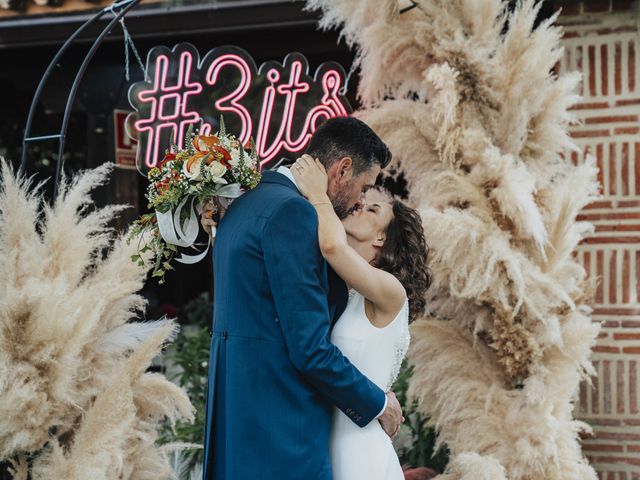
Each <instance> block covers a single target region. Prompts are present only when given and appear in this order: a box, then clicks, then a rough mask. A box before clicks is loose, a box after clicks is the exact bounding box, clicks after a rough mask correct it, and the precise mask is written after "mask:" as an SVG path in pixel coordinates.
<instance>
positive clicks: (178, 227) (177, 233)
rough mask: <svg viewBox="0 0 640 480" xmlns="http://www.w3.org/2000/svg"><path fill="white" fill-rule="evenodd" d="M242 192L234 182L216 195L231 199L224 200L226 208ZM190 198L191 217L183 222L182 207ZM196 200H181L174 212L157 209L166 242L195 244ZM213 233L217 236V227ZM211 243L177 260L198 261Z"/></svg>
mask: <svg viewBox="0 0 640 480" xmlns="http://www.w3.org/2000/svg"><path fill="white" fill-rule="evenodd" d="M242 193H243V192H242V189H241V188H240V184H238V183H233V184H231V185H225V186H224V187H222V188H220V190H218V192H217V193H216V196H218V197H221V198H220V200H222V199H229V200H225V201H224V203H225V205H224V207H225V208H226V207H228V206H229V204H230V203H231V201H233V199H235V198H238V197H239V196H240V195H242ZM189 200H191V204H190V205H189V217H188V218H186V219H185V221H184V222H181V221H180V217H181V215H182V209H183V208H184V206H185V205H186V203H187V202H188V201H189ZM194 201H195V198H193V197H191V198H190V197H186V198H184V199H182V200H181V201H180V203H179V204H178V206H177V207H176V209H175V211H174V212H171V211H168V212H164V213H161V212H157V211H156V218H157V219H158V230H159V231H160V235H161V236H162V238H163V239H164V240H165V242H167V243H170V244H172V245H176V246H177V247H193V246H194V243H195V241H196V238H197V237H198V228H199V227H198V223H199V222H198V214H197V213H196V209H194ZM211 234H212V236H213V237H215V236H216V228H215V227H212V232H211ZM210 245H211V239H209V241H208V242H207V248H206V249H205V250H204V251H203V252H200V253H198V254H197V255H185V254H184V253H182V254H180V257H179V258H176V261H178V262H180V263H186V264H193V263H198V262H199V261H200V260H202V259H203V258H204V257H205V256H206V255H207V252H208V251H209V246H210Z"/></svg>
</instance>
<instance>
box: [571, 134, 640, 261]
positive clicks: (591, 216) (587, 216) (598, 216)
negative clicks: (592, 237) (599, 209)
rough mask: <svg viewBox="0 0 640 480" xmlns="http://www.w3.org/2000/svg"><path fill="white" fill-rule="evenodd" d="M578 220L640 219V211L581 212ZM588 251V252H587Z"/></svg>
mask: <svg viewBox="0 0 640 480" xmlns="http://www.w3.org/2000/svg"><path fill="white" fill-rule="evenodd" d="M625 145H626V144H625ZM576 220H579V221H581V220H588V221H590V222H593V221H594V220H640V213H635V212H615V211H613V212H607V213H589V212H586V213H581V214H580V215H578V216H577V217H576ZM585 253H586V252H585Z"/></svg>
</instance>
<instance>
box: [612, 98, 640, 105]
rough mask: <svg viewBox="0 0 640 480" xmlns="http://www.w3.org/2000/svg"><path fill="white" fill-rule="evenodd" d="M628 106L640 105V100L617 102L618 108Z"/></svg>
mask: <svg viewBox="0 0 640 480" xmlns="http://www.w3.org/2000/svg"><path fill="white" fill-rule="evenodd" d="M628 105H640V98H631V99H628V100H618V101H616V107H626V106H628Z"/></svg>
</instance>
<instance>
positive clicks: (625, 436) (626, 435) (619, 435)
mask: <svg viewBox="0 0 640 480" xmlns="http://www.w3.org/2000/svg"><path fill="white" fill-rule="evenodd" d="M597 438H598V439H600V440H602V439H605V438H606V439H607V440H640V433H633V432H598V434H597Z"/></svg>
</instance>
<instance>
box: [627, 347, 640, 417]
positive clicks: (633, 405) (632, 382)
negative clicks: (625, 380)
mask: <svg viewBox="0 0 640 480" xmlns="http://www.w3.org/2000/svg"><path fill="white" fill-rule="evenodd" d="M636 365H637V362H636V361H635V360H631V361H629V412H630V413H633V414H637V413H638V393H637V390H636ZM629 421H634V422H635V421H637V422H638V423H637V425H640V419H631V420H627V422H629Z"/></svg>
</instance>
